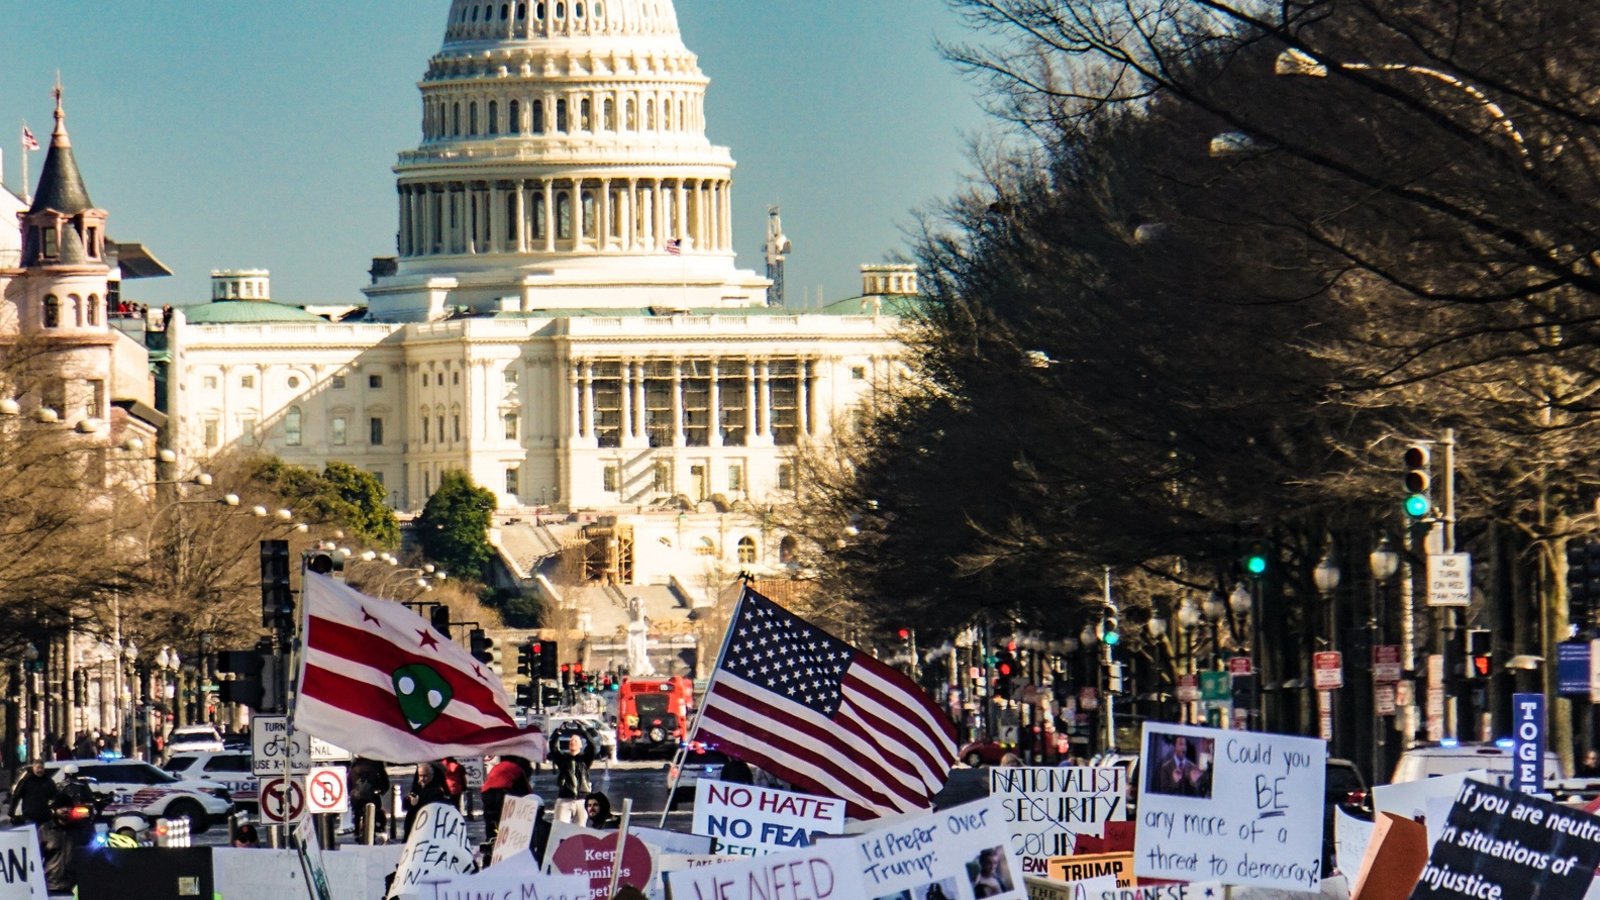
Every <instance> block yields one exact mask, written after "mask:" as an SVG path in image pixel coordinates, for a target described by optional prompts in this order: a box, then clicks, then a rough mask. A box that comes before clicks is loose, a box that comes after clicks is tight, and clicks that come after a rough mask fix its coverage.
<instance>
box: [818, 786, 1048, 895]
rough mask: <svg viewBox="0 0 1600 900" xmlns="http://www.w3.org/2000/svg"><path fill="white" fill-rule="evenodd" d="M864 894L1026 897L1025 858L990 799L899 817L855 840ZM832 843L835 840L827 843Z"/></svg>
mask: <svg viewBox="0 0 1600 900" xmlns="http://www.w3.org/2000/svg"><path fill="white" fill-rule="evenodd" d="M857 842H858V843H857V846H858V848H859V851H860V859H859V861H858V862H857V869H858V871H860V872H862V873H863V875H864V880H865V882H866V893H865V894H862V895H861V896H864V897H875V898H884V897H889V898H895V900H927V898H929V897H934V898H937V897H939V896H941V895H942V896H944V897H947V898H951V900H954V898H958V897H972V896H982V897H996V898H1000V900H1023V898H1024V897H1026V896H1027V893H1026V890H1025V888H1024V885H1023V881H1022V860H1021V859H1019V858H1018V857H1017V855H1016V854H1015V853H1013V852H1011V836H1010V835H1009V834H1007V832H1006V828H1005V822H1004V817H1003V816H1002V815H1001V814H1000V810H999V809H998V807H996V806H995V804H994V802H993V800H992V799H990V798H987V797H986V798H984V799H982V800H976V801H973V802H971V803H965V804H962V805H961V806H955V807H951V808H950V809H946V810H941V811H939V812H935V813H929V814H927V815H923V816H917V817H915V818H911V819H904V820H901V821H897V822H895V823H894V824H892V825H888V826H885V827H883V828H879V829H876V830H873V831H869V832H867V833H866V834H863V835H861V836H860V837H859V838H858V839H857ZM824 843H831V842H824Z"/></svg>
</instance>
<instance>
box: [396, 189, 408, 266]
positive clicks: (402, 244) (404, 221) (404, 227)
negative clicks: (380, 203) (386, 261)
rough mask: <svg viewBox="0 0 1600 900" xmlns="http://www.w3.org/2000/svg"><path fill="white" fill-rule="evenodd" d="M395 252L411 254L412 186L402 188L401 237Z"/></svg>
mask: <svg viewBox="0 0 1600 900" xmlns="http://www.w3.org/2000/svg"><path fill="white" fill-rule="evenodd" d="M396 243H397V244H398V246H396V247H395V248H394V249H395V252H396V253H399V254H400V255H401V256H410V255H411V188H409V187H405V186H401V188H400V228H399V239H398V241H397V242H396Z"/></svg>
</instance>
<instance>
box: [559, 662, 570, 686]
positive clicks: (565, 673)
mask: <svg viewBox="0 0 1600 900" xmlns="http://www.w3.org/2000/svg"><path fill="white" fill-rule="evenodd" d="M571 684H572V666H571V665H569V664H568V663H562V664H561V686H562V687H567V686H568V685H571Z"/></svg>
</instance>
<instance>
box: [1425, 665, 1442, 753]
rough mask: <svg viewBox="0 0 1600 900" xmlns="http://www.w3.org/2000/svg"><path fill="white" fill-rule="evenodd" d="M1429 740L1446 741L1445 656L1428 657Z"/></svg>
mask: <svg viewBox="0 0 1600 900" xmlns="http://www.w3.org/2000/svg"><path fill="white" fill-rule="evenodd" d="M1428 740H1430V741H1433V742H1435V743H1437V742H1439V741H1442V740H1444V654H1441V653H1431V654H1429V655H1428Z"/></svg>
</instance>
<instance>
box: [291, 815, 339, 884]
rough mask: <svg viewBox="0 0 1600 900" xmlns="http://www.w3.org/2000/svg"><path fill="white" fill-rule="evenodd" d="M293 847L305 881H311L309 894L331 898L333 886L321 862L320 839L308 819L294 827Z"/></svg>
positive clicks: (302, 820) (326, 869) (325, 867)
mask: <svg viewBox="0 0 1600 900" xmlns="http://www.w3.org/2000/svg"><path fill="white" fill-rule="evenodd" d="M294 840H295V849H296V850H297V851H298V852H299V853H300V867H301V868H302V869H304V870H305V874H306V881H308V882H310V883H311V895H312V896H313V897H315V898H317V900H333V888H332V887H331V886H330V885H329V882H328V867H327V866H326V865H324V864H323V862H322V839H321V838H320V837H318V836H317V829H316V826H315V825H312V824H311V820H310V819H301V820H300V822H299V824H297V825H296V826H295V827H294Z"/></svg>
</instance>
